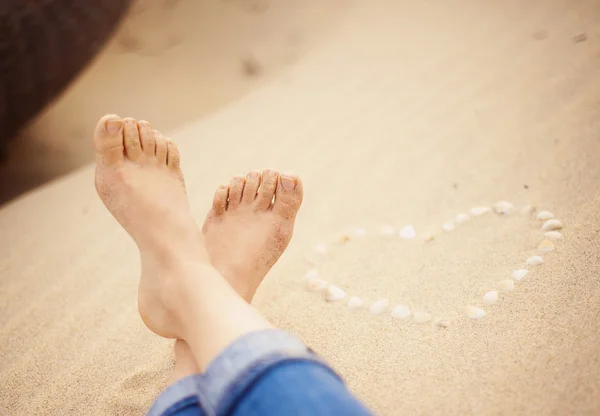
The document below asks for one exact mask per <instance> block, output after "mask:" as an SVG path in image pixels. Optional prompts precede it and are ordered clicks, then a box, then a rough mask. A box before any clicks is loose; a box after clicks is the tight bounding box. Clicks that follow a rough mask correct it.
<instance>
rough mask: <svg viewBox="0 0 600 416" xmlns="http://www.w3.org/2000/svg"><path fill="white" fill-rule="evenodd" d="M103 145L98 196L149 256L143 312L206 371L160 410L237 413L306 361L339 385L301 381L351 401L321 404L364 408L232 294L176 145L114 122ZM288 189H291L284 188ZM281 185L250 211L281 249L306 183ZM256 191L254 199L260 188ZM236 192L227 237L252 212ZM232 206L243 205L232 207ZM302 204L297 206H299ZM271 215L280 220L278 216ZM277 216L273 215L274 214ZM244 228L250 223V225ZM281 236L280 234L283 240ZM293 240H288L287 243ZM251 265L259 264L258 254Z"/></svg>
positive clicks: (223, 220)
mask: <svg viewBox="0 0 600 416" xmlns="http://www.w3.org/2000/svg"><path fill="white" fill-rule="evenodd" d="M94 143H95V148H96V152H97V169H96V187H97V190H98V193H99V195H100V196H101V198H102V200H103V202H104V203H105V205H106V206H107V208H108V209H109V210H110V211H111V213H112V214H113V215H114V216H115V218H116V219H117V220H118V221H119V222H120V223H121V225H122V226H123V227H124V228H125V229H126V230H127V231H128V232H129V234H130V235H131V236H132V237H133V239H134V240H135V241H136V243H137V245H138V248H139V251H140V256H141V264H142V278H141V280H140V289H139V296H138V307H139V311H140V315H141V317H142V319H143V320H144V322H145V324H146V325H147V326H148V328H149V329H151V330H152V331H154V332H156V333H157V334H159V335H161V336H164V337H171V338H179V339H182V340H185V342H186V343H187V345H189V348H190V351H191V353H192V354H190V353H189V352H186V351H185V346H186V344H184V343H182V342H178V343H177V349H178V351H180V352H181V354H179V352H178V355H179V356H180V357H181V360H180V361H183V360H186V359H188V358H189V357H191V355H193V357H194V359H195V364H196V366H197V369H199V370H202V371H204V373H203V374H202V375H199V376H195V377H196V378H194V379H192V380H190V378H186V379H184V380H181V381H190V382H187V383H184V384H179V383H178V384H176V385H174V386H172V389H170V390H169V389H167V391H166V392H165V393H167V394H171V395H178V396H179V397H181V398H182V400H178V401H175V402H173V406H171V407H168V408H161V407H160V406H162V404H164V403H165V402H164V401H163V402H161V403H158V402H157V404H159V406H158V407H156V406H155V407H153V409H152V410H151V413H152V414H185V412H188V413H190V412H193V411H195V410H199V409H200V408H202V409H205V410H207V411H209V412H211V413H214V414H230V412H231V411H233V410H234V409H236V408H239V407H240V406H242V405H243V404H244V403H246V401H247V399H248V397H249V396H248V395H249V393H251V392H252V391H254V390H255V388H256V386H260V385H264V383H267V382H268V381H269V380H270V379H271V377H273V376H274V375H275V376H278V377H284V378H285V377H288V375H286V373H285V372H284V371H283V370H285V365H287V364H288V363H290V362H301V363H305V364H306V365H308V367H305V368H304V370H307V369H309V368H313V367H315V366H317V367H320V368H322V369H324V371H326V373H327V374H329V381H330V379H331V377H333V379H334V380H336V381H335V382H334V383H333V384H331V383H329V381H328V377H325V376H324V375H323V374H320V375H319V374H318V372H316V373H315V372H313V373H314V374H313V376H312V378H311V376H310V374H309V372H306V371H304V370H303V372H302V374H301V373H300V372H298V374H297V376H298V377H300V378H299V379H298V380H304V381H305V382H306V383H309V384H310V385H311V386H312V387H315V388H317V389H321V388H324V389H326V390H327V391H331V394H332V395H333V396H336V395H337V394H338V393H336V392H335V391H338V392H339V394H343V395H345V396H343V397H340V400H339V401H338V402H335V403H333V402H332V403H329V402H322V403H321V402H315V403H314V406H316V407H315V408H320V409H321V410H323V411H324V412H326V413H328V412H329V411H330V410H336V409H338V410H339V409H342V408H341V407H339V405H338V403H350V405H349V406H351V407H352V406H358V402H356V401H355V399H353V398H352V396H351V395H350V394H349V393H348V392H347V390H345V389H344V388H342V387H343V384H342V383H341V381H340V380H339V379H338V378H336V377H335V376H334V374H333V372H331V370H329V369H328V368H327V366H326V365H325V364H323V363H322V362H320V360H318V359H317V358H316V357H315V356H314V355H313V354H312V353H311V352H310V351H309V350H308V349H307V348H306V346H304V345H303V344H302V343H301V342H300V341H298V340H297V339H295V338H294V337H292V336H291V335H289V334H286V333H284V332H281V331H277V330H274V329H272V328H271V326H270V324H269V323H268V322H267V321H266V320H265V319H264V318H263V317H262V316H261V315H259V314H258V313H257V312H256V311H255V310H254V309H253V308H252V307H251V306H250V305H249V304H248V303H247V302H246V301H245V300H244V299H242V298H241V297H240V296H239V295H238V294H237V293H236V292H235V291H234V289H232V286H234V285H236V284H237V280H236V279H237V276H236V279H233V277H232V276H233V275H232V276H230V280H229V282H228V280H226V278H225V277H223V275H221V274H220V273H219V271H218V270H216V269H215V268H214V267H213V266H212V265H211V263H210V258H209V253H208V251H207V250H206V248H205V245H204V236H203V235H199V233H198V232H197V230H196V226H195V222H194V220H193V217H192V215H191V211H190V209H189V206H188V203H187V197H186V194H185V187H184V182H183V179H182V175H181V172H180V170H179V154H178V151H177V148H176V147H175V146H174V145H173V144H172V143H171V142H170V141H168V140H167V139H164V138H163V137H162V136H161V135H160V134H158V133H156V132H153V131H152V130H151V128H150V126H149V124H147V123H144V122H140V123H137V122H136V121H135V120H132V119H125V120H121V119H120V118H118V117H116V116H107V117H105V118H103V119H102V120H101V121H100V123H99V125H98V127H97V130H96V136H95V140H94ZM290 179H291V182H290V181H289V180H290ZM286 181H287V183H286ZM265 183H266V184H265V186H264V189H267V190H268V189H270V186H269V182H265ZM278 183H280V184H281V189H280V190H279V191H277V187H278V185H277V184H278ZM272 184H273V186H272V187H271V188H272V189H273V192H272V193H263V194H262V196H261V192H260V190H259V192H258V193H257V194H255V200H256V201H257V202H256V203H255V202H251V204H250V205H249V206H255V207H256V208H254V209H253V210H247V212H248V213H250V212H255V211H254V210H256V212H260V214H248V215H260V216H261V217H260V218H262V217H264V218H270V219H269V221H270V222H271V223H272V224H274V228H269V227H266V228H264V230H266V231H265V235H274V236H279V237H280V239H279V240H278V242H277V245H278V246H280V247H285V246H286V245H287V242H288V241H289V236H291V228H290V227H291V226H293V218H294V217H295V211H296V210H297V206H299V203H300V200H301V187H300V186H301V185H300V183H299V181H298V180H297V179H296V178H294V177H285V176H284V177H281V178H280V179H279V182H278V181H277V180H274V181H273V182H272ZM248 189H252V188H248ZM285 191H287V192H288V194H285ZM249 192H250V195H252V191H249ZM228 194H229V197H228V198H227V206H226V208H225V211H228V210H229V207H230V206H231V212H232V215H229V216H226V215H223V213H222V212H221V214H220V215H221V217H220V218H219V219H217V220H215V223H214V224H218V226H219V227H222V230H226V229H230V231H231V232H232V233H233V232H235V231H236V230H235V227H233V226H229V225H227V224H234V223H235V222H232V221H233V220H232V219H234V218H239V216H240V215H241V214H240V213H241V212H242V211H239V212H238V211H236V210H237V208H238V207H239V206H241V205H242V201H243V191H242V194H241V198H240V200H239V204H238V205H237V206H236V202H237V198H236V197H235V195H236V194H235V192H234V193H233V194H232V193H231V190H229V191H228ZM232 195H233V198H232ZM269 195H275V202H274V203H273V202H272V201H273V196H270V197H269ZM279 195H282V197H281V198H280V202H283V204H279V205H278V204H277V199H278V198H279ZM288 196H289V198H288ZM231 201H233V204H232V205H229V204H230V202H231ZM294 203H295V204H296V208H293V205H292V204H294ZM290 207H292V208H290ZM216 209H219V207H218V206H217V207H216ZM268 211H270V212H272V213H271V214H269V213H268ZM236 212H238V214H235V213H236ZM215 214H216V213H215ZM233 214H235V215H233ZM269 215H271V216H272V217H268V216H269ZM209 218H210V214H209ZM215 218H216V217H215ZM235 221H238V220H235ZM269 221H264V223H265V224H266V223H267V222H269ZM243 223H244V221H241V222H240V224H243ZM210 227H212V226H211V225H210V224H208V225H207V226H206V227H205V231H206V233H205V234H206V237H207V238H208V237H209V236H210ZM286 227H287V230H288V232H287V233H286V232H285V231H286ZM213 228H214V227H213ZM214 229H217V228H214ZM273 230H276V232H275V233H274V234H273ZM221 232H225V231H221ZM285 235H287V237H283V238H282V237H281V236H285ZM263 237H264V236H263ZM265 239H266V240H269V239H268V238H265ZM240 241H243V239H242V240H240ZM249 242H251V241H249ZM239 244H240V247H238V248H241V246H242V243H239ZM281 251H283V248H281ZM239 252H240V253H242V252H244V250H240V251H239ZM248 252H249V253H250V252H252V250H249V251H248ZM213 253H218V251H216V252H215V251H213ZM272 253H275V255H276V258H277V257H279V255H280V254H281V253H280V252H279V253H278V254H277V250H273V251H272ZM258 254H260V253H258ZM276 258H275V260H276ZM248 260H249V261H251V260H252V259H251V258H250V257H248ZM273 263H274V260H269V259H267V260H266V261H265V260H264V259H262V260H256V259H255V262H254V263H252V261H251V262H250V264H252V265H255V266H256V265H262V267H263V269H264V270H263V272H262V276H264V273H266V271H267V270H268V268H270V267H271V266H272V264H273ZM223 266H224V264H221V267H223ZM230 271H234V272H239V273H243V270H238V269H236V268H235V267H232V268H231V269H230ZM259 275H260V273H257V272H256V271H255V270H253V273H249V274H248V275H247V276H245V278H243V279H241V281H244V282H246V283H245V284H244V285H243V288H244V289H243V292H244V293H246V294H250V293H254V291H255V290H256V288H255V287H253V285H252V282H255V281H256V280H257V279H258V278H257V276H259ZM261 278H262V277H260V279H261ZM232 279H233V280H232ZM260 279H259V280H260ZM257 284H258V283H256V285H257ZM186 357H187V358H186ZM209 364H210V365H209ZM188 367H189V366H188ZM315 374H317V375H316V376H315ZM271 381H273V380H272V379H271ZM330 384H331V385H330ZM277 387H278V389H277V390H276V391H273V392H272V393H273V394H274V395H277V396H278V397H280V399H281V400H282V401H289V400H290V399H291V396H290V394H291V393H295V394H300V395H303V394H304V395H309V394H310V391H309V390H305V391H304V390H303V391H292V390H289V389H287V390H286V389H285V388H283V386H277ZM190 388H191V389H195V390H190ZM335 388H338V390H335ZM259 396H263V394H259ZM259 396H257V397H259ZM324 397H325V396H324ZM327 397H330V396H327ZM265 398H266V397H265ZM300 401H303V400H302V399H301V398H298V402H300ZM362 409H363V408H362V407H357V408H356V409H355V410H357V413H354V414H364V413H358V411H359V410H360V411H361V412H362ZM291 410H295V411H297V412H300V413H305V410H306V411H309V410H308V408H306V409H304V408H302V407H300V408H298V409H291ZM153 412H156V413H153Z"/></svg>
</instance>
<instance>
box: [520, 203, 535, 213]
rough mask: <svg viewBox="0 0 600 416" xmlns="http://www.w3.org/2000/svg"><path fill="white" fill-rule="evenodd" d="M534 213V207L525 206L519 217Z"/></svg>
mask: <svg viewBox="0 0 600 416" xmlns="http://www.w3.org/2000/svg"><path fill="white" fill-rule="evenodd" d="M534 212H535V207H534V206H533V205H525V206H524V207H523V208H522V209H521V215H531V214H533V213H534Z"/></svg>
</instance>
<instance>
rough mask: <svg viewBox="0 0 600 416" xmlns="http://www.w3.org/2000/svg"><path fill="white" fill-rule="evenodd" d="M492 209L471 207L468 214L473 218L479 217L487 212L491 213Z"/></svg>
mask: <svg viewBox="0 0 600 416" xmlns="http://www.w3.org/2000/svg"><path fill="white" fill-rule="evenodd" d="M491 211H492V209H491V208H490V207H484V206H480V207H473V208H471V209H470V210H469V214H471V215H472V216H474V217H479V216H481V215H483V214H487V213H488V212H491Z"/></svg>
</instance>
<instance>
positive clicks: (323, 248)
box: [315, 243, 327, 254]
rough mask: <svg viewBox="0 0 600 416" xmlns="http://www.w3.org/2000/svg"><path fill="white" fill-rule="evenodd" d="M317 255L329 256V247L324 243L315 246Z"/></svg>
mask: <svg viewBox="0 0 600 416" xmlns="http://www.w3.org/2000/svg"><path fill="white" fill-rule="evenodd" d="M315 253H318V254H327V245H326V244H323V243H321V244H317V245H316V246H315Z"/></svg>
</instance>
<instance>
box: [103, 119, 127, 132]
mask: <svg viewBox="0 0 600 416" xmlns="http://www.w3.org/2000/svg"><path fill="white" fill-rule="evenodd" d="M122 125H123V121H121V120H108V121H107V122H106V131H108V133H109V134H117V133H118V132H119V131H120V130H121V126H122Z"/></svg>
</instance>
